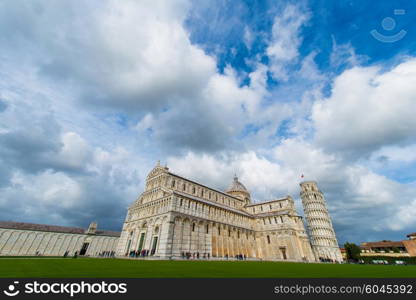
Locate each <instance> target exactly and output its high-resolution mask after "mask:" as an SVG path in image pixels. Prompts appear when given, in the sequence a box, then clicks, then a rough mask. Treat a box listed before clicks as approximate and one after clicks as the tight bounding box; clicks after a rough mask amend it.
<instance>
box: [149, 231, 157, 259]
mask: <svg viewBox="0 0 416 300" xmlns="http://www.w3.org/2000/svg"><path fill="white" fill-rule="evenodd" d="M156 246H157V236H155V237H154V238H153V244H152V250H151V251H150V255H154V254H155V252H156Z"/></svg>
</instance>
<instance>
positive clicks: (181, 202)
mask: <svg viewBox="0 0 416 300" xmlns="http://www.w3.org/2000/svg"><path fill="white" fill-rule="evenodd" d="M182 204H183V199H182V198H181V201H180V204H179V205H180V206H182Z"/></svg>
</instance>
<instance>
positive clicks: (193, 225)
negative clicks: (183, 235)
mask: <svg viewBox="0 0 416 300" xmlns="http://www.w3.org/2000/svg"><path fill="white" fill-rule="evenodd" d="M192 231H195V223H192Z"/></svg>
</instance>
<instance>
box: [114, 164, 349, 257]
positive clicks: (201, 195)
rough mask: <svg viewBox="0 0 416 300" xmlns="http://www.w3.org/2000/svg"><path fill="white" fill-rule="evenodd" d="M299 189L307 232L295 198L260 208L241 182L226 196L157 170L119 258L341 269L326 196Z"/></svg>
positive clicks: (127, 227) (136, 205)
mask: <svg viewBox="0 0 416 300" xmlns="http://www.w3.org/2000/svg"><path fill="white" fill-rule="evenodd" d="M300 186H301V193H300V196H301V199H302V204H303V207H304V211H305V217H306V221H307V224H308V226H307V228H308V230H306V228H305V225H304V222H303V220H302V217H301V216H300V215H299V214H298V213H297V212H296V209H295V204H294V200H293V198H292V197H290V196H286V197H283V198H279V199H273V200H269V201H265V202H253V201H252V199H251V195H250V192H249V191H248V190H247V188H246V187H245V186H244V185H243V184H242V183H241V182H240V181H239V180H238V178H237V177H236V176H235V177H234V179H233V181H232V182H231V185H230V186H229V188H228V189H227V190H226V191H225V192H223V191H219V190H216V189H213V188H210V187H208V186H206V185H203V184H201V183H197V182H195V181H192V180H189V179H186V178H184V177H181V176H178V175H176V174H174V173H172V172H170V171H169V169H168V168H167V167H164V166H161V165H160V163H158V164H157V165H156V166H155V167H154V168H153V170H152V171H151V172H150V173H149V174H148V176H147V179H146V185H145V190H144V192H143V193H142V194H141V195H140V196H139V197H138V198H137V199H136V200H135V201H134V202H133V203H132V205H131V206H130V207H129V208H128V212H127V216H126V219H125V222H124V225H123V230H122V233H121V236H120V239H119V241H118V245H117V248H116V255H117V256H153V257H155V258H161V259H180V258H190V257H192V258H201V259H203V258H205V259H208V258H209V259H231V258H240V259H252V260H256V259H257V260H282V261H283V260H287V261H304V262H319V261H333V262H341V261H342V257H341V253H340V250H339V247H338V242H337V239H336V237H335V232H334V229H333V227H332V222H331V219H330V216H329V214H328V210H327V208H326V203H325V199H324V196H323V194H322V192H321V191H320V190H319V189H318V187H317V185H316V182H314V181H306V182H302V183H301V184H300Z"/></svg>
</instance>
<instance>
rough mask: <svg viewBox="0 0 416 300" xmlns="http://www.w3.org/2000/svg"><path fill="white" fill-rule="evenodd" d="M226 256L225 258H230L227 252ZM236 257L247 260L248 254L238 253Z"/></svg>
mask: <svg viewBox="0 0 416 300" xmlns="http://www.w3.org/2000/svg"><path fill="white" fill-rule="evenodd" d="M224 257H225V259H228V258H229V256H228V254H225V255H224ZM234 258H235V259H237V260H246V259H247V256H246V255H245V254H236V255H235V256H234Z"/></svg>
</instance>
